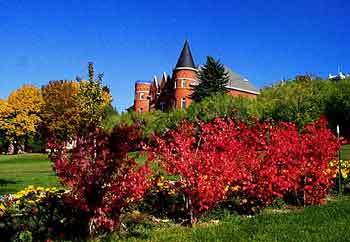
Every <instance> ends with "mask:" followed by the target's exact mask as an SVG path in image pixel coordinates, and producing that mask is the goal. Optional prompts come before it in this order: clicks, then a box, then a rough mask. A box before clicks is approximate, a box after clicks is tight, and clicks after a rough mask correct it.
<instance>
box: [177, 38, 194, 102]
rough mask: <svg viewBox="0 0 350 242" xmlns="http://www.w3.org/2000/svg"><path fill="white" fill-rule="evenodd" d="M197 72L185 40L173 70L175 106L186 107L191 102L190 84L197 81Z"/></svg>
mask: <svg viewBox="0 0 350 242" xmlns="http://www.w3.org/2000/svg"><path fill="white" fill-rule="evenodd" d="M197 72H198V70H197V68H196V66H195V64H194V61H193V58H192V54H191V50H190V46H189V44H188V41H187V40H186V41H185V44H184V47H183V49H182V51H181V54H180V57H179V59H178V61H177V64H176V67H175V69H174V72H173V78H174V82H175V84H174V85H175V107H176V108H187V107H188V106H189V105H190V104H191V102H192V100H191V97H190V96H191V94H192V87H191V84H192V83H196V82H197Z"/></svg>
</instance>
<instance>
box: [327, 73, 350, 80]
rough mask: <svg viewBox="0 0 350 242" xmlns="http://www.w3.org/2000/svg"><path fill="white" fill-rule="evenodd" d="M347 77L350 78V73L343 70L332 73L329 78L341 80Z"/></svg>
mask: <svg viewBox="0 0 350 242" xmlns="http://www.w3.org/2000/svg"><path fill="white" fill-rule="evenodd" d="M346 78H350V75H349V74H345V73H343V72H341V71H339V72H338V74H336V75H332V74H329V75H328V79H329V80H332V81H340V80H343V79H346Z"/></svg>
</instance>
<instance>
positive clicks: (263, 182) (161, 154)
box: [153, 119, 339, 217]
mask: <svg viewBox="0 0 350 242" xmlns="http://www.w3.org/2000/svg"><path fill="white" fill-rule="evenodd" d="M156 143H157V147H156V148H155V149H154V150H153V155H158V158H159V160H160V164H161V165H162V166H163V167H164V168H165V170H166V171H167V172H168V173H169V174H171V175H176V176H178V177H179V182H180V184H181V189H182V191H183V192H184V194H185V195H186V197H187V198H188V201H189V212H190V213H192V212H193V215H194V216H195V217H196V216H198V215H199V213H201V212H202V211H205V210H207V209H210V208H211V207H213V206H214V205H216V204H217V203H218V202H219V201H221V200H223V199H224V198H225V197H226V196H227V195H228V194H229V193H228V187H230V193H231V194H233V195H234V196H235V197H237V198H239V199H240V200H241V203H242V205H244V204H256V203H258V204H259V203H260V204H269V203H271V202H272V201H273V200H274V199H275V198H277V197H279V198H283V197H284V196H286V195H287V194H290V193H292V194H300V192H302V193H304V194H305V197H304V202H305V204H315V203H319V202H321V200H322V199H323V198H324V197H325V195H326V194H327V192H328V190H329V188H330V186H331V184H332V179H333V174H334V170H330V169H329V167H328V162H329V161H330V160H331V159H332V158H333V157H334V155H335V153H336V151H337V149H338V148H339V145H338V143H337V140H336V139H335V137H334V135H333V134H332V133H331V132H330V130H329V129H328V128H327V123H326V122H325V121H324V120H320V121H318V122H316V123H314V124H312V125H309V126H307V127H306V128H305V131H303V133H301V134H300V133H299V132H298V129H297V128H296V127H295V125H293V124H289V123H279V124H277V125H275V126H272V125H271V124H270V123H268V122H258V121H256V122H255V124H253V125H251V126H247V125H245V124H243V123H236V122H234V121H233V120H222V119H216V120H214V121H212V122H210V123H207V124H199V125H198V126H197V127H195V126H194V125H193V124H190V123H188V122H183V123H182V124H181V125H180V126H179V127H178V128H177V129H176V130H174V131H170V132H168V133H167V134H166V135H165V136H163V137H156Z"/></svg>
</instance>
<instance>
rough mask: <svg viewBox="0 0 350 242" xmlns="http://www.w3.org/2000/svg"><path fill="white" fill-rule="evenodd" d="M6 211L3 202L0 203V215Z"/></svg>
mask: <svg viewBox="0 0 350 242" xmlns="http://www.w3.org/2000/svg"><path fill="white" fill-rule="evenodd" d="M5 211H6V208H5V206H4V204H2V203H0V216H2V215H4V214H5Z"/></svg>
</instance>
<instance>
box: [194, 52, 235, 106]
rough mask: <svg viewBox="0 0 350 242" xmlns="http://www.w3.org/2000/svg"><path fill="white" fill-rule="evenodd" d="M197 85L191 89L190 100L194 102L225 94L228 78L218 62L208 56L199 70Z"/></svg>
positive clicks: (222, 66)
mask: <svg viewBox="0 0 350 242" xmlns="http://www.w3.org/2000/svg"><path fill="white" fill-rule="evenodd" d="M198 79H199V84H198V85H197V86H195V87H194V88H193V94H192V96H191V97H192V99H193V100H194V101H195V102H199V101H201V100H203V98H205V97H208V96H212V95H214V94H222V93H226V92H227V88H226V86H227V83H228V81H229V76H228V73H227V71H226V70H225V67H224V65H223V64H221V63H220V61H219V60H215V59H214V58H213V57H211V56H208V57H207V62H206V64H205V65H204V66H203V67H202V68H201V69H200V70H199V76H198Z"/></svg>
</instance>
